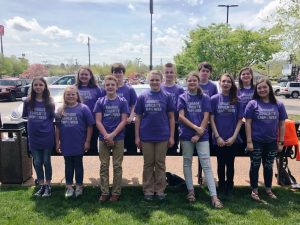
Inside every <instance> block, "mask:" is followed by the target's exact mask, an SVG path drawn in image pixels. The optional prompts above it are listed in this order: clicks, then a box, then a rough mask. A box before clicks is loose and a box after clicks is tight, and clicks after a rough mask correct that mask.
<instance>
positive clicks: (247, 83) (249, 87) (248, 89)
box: [238, 67, 254, 111]
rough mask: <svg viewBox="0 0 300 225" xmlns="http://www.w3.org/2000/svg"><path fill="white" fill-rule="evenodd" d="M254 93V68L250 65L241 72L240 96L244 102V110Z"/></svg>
mask: <svg viewBox="0 0 300 225" xmlns="http://www.w3.org/2000/svg"><path fill="white" fill-rule="evenodd" d="M253 93H254V83H253V70H252V69H251V68H250V67H244V68H242V69H241V70H240V72H239V89H238V96H239V98H240V100H241V102H242V104H243V111H245V108H246V105H247V104H248V102H249V101H250V100H251V99H252V97H253Z"/></svg>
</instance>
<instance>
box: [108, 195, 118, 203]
mask: <svg viewBox="0 0 300 225" xmlns="http://www.w3.org/2000/svg"><path fill="white" fill-rule="evenodd" d="M119 199H120V195H114V194H112V195H111V197H110V199H109V201H110V202H117V201H119Z"/></svg>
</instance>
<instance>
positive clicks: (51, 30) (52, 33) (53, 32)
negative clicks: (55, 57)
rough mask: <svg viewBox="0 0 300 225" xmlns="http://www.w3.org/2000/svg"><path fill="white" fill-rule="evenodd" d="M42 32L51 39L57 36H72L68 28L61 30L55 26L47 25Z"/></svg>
mask: <svg viewBox="0 0 300 225" xmlns="http://www.w3.org/2000/svg"><path fill="white" fill-rule="evenodd" d="M43 34H45V35H47V36H49V37H50V38H51V39H57V38H71V37H73V33H72V32H71V31H69V30H63V29H60V28H59V27H57V26H50V27H47V28H46V29H45V30H44V31H43Z"/></svg>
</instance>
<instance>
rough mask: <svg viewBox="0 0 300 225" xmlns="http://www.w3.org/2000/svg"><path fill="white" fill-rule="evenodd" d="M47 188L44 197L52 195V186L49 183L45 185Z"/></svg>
mask: <svg viewBox="0 0 300 225" xmlns="http://www.w3.org/2000/svg"><path fill="white" fill-rule="evenodd" d="M44 187H45V190H44V194H43V195H42V197H50V196H51V187H50V186H49V185H47V184H46V185H44Z"/></svg>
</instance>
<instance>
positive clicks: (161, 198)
mask: <svg viewBox="0 0 300 225" xmlns="http://www.w3.org/2000/svg"><path fill="white" fill-rule="evenodd" d="M156 199H157V200H158V201H160V202H164V201H165V200H166V195H165V194H159V195H156Z"/></svg>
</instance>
